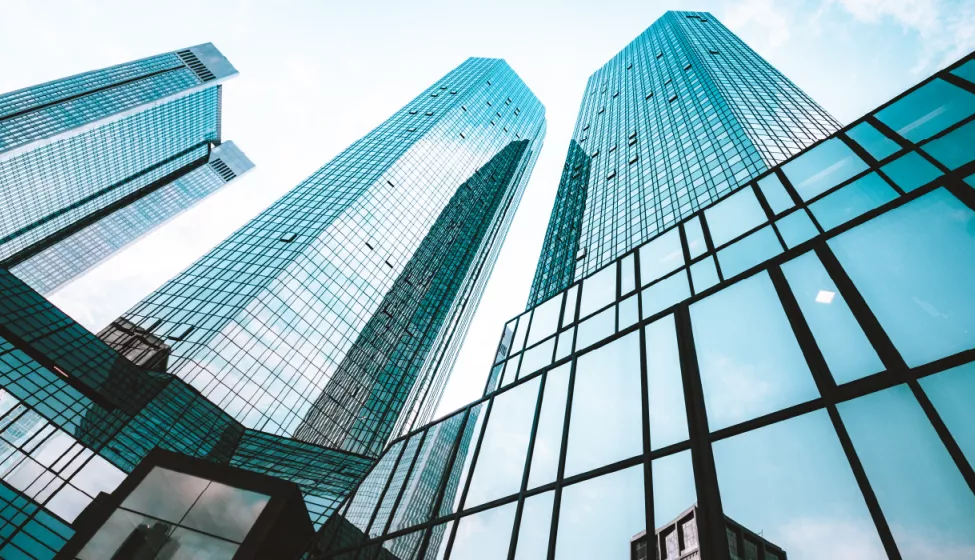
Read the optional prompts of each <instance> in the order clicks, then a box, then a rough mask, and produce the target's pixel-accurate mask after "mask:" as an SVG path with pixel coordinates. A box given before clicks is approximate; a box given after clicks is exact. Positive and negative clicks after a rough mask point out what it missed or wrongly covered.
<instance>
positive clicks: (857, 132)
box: [846, 122, 900, 160]
mask: <svg viewBox="0 0 975 560" xmlns="http://www.w3.org/2000/svg"><path fill="white" fill-rule="evenodd" d="M846 135H847V136H849V137H850V138H851V139H852V140H853V141H854V142H856V143H857V144H859V145H860V147H861V148H863V149H864V150H866V151H867V153H868V154H870V155H872V156H873V157H874V159H876V160H882V159H884V158H885V157H887V156H889V155H891V154H893V153H894V152H896V151H897V150H899V149H900V146H899V145H897V142H894V141H893V140H891V139H890V138H887V137H886V136H884V134H883V133H882V132H880V131H879V130H877V129H876V128H874V127H873V125H872V124H870V123H868V122H862V123H860V124H858V125H856V126H854V127H853V128H851V129H850V130H847V131H846Z"/></svg>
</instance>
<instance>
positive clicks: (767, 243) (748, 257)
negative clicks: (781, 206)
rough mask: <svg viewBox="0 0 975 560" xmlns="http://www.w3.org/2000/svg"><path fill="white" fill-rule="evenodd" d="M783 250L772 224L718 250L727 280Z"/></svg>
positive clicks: (719, 259) (722, 270) (719, 262)
mask: <svg viewBox="0 0 975 560" xmlns="http://www.w3.org/2000/svg"><path fill="white" fill-rule="evenodd" d="M781 252H782V244H780V243H779V238H778V237H776V236H775V232H774V231H772V226H767V227H764V228H762V229H760V230H758V231H756V232H755V233H753V234H751V235H749V236H748V237H746V238H744V239H741V240H739V241H738V242H736V243H735V244H734V245H731V246H728V247H725V248H724V249H721V250H720V251H718V264H720V265H721V272H722V273H723V274H724V277H725V280H727V279H729V278H732V277H734V276H736V275H738V274H740V273H742V272H744V271H746V270H748V269H749V268H751V267H753V266H755V265H757V264H760V263H763V262H765V261H767V260H768V259H770V258H772V257H774V256H775V255H778V254H779V253H781Z"/></svg>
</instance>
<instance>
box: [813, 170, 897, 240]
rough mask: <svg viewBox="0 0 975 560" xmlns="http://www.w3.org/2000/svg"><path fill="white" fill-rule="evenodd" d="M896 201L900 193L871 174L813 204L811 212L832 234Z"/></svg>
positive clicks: (880, 178) (879, 177)
mask: <svg viewBox="0 0 975 560" xmlns="http://www.w3.org/2000/svg"><path fill="white" fill-rule="evenodd" d="M895 198H897V191H895V190H894V189H892V188H891V186H890V185H888V184H887V181H884V180H883V178H882V177H881V176H880V175H877V174H876V173H870V174H869V175H865V176H863V177H861V178H860V179H857V180H856V181H853V182H852V183H850V184H849V185H847V186H845V187H843V188H842V189H839V190H837V191H836V192H832V193H830V194H828V195H826V196H824V197H823V198H821V199H819V200H817V201H816V202H813V203H812V204H810V205H809V210H810V211H811V212H812V213H813V216H816V220H817V221H818V222H819V225H821V226H823V229H825V230H827V231H829V230H831V229H833V228H834V227H836V226H839V225H842V224H845V223H846V222H848V221H850V220H852V219H853V218H856V217H858V216H860V215H862V214H865V213H867V212H869V211H870V210H873V209H874V208H877V207H880V206H883V205H884V204H886V203H888V202H890V201H891V200H894V199H895Z"/></svg>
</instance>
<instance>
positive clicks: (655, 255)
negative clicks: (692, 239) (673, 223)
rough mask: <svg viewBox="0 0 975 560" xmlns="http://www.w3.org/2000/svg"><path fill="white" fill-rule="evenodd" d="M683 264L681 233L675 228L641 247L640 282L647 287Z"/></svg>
mask: <svg viewBox="0 0 975 560" xmlns="http://www.w3.org/2000/svg"><path fill="white" fill-rule="evenodd" d="M683 264H684V250H683V249H681V245H680V232H679V231H678V230H677V228H673V229H672V230H670V231H668V232H667V233H665V234H663V235H661V236H660V237H658V238H656V239H654V240H653V241H651V242H650V243H647V244H646V245H644V246H643V247H640V282H641V283H642V284H643V285H644V286H646V285H647V284H649V283H650V282H653V281H654V280H656V279H657V278H660V277H661V276H664V275H666V274H667V273H668V272H672V271H674V270H677V269H678V268H680V267H681V266H683Z"/></svg>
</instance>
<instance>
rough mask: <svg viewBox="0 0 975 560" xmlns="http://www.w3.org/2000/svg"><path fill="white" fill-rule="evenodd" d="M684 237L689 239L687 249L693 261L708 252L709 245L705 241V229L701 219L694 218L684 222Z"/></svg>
mask: <svg viewBox="0 0 975 560" xmlns="http://www.w3.org/2000/svg"><path fill="white" fill-rule="evenodd" d="M684 236H685V237H687V249H688V253H689V254H690V255H691V258H692V259H696V258H697V257H700V256H701V255H703V254H704V253H705V252H707V250H708V245H707V242H706V241H704V229H703V228H702V227H701V218H700V217H698V216H694V217H693V218H691V219H690V220H687V221H686V222H684Z"/></svg>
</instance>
